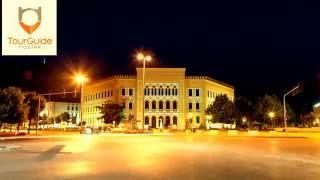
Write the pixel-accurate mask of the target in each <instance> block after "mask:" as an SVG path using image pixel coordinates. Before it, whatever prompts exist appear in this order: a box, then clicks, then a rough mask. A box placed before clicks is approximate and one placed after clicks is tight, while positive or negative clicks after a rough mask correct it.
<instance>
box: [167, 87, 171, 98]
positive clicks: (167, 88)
mask: <svg viewBox="0 0 320 180" xmlns="http://www.w3.org/2000/svg"><path fill="white" fill-rule="evenodd" d="M167 89H168V96H170V92H171V91H170V89H169V86H168V87H167Z"/></svg>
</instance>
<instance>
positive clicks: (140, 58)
mask: <svg viewBox="0 0 320 180" xmlns="http://www.w3.org/2000/svg"><path fill="white" fill-rule="evenodd" d="M136 58H137V60H138V61H142V63H143V69H142V122H141V125H142V129H144V93H145V92H144V88H145V87H144V78H145V71H146V62H150V61H152V56H151V55H150V54H146V53H142V52H140V53H138V54H137V55H136Z"/></svg>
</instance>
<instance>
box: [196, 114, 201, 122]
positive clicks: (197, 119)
mask: <svg viewBox="0 0 320 180" xmlns="http://www.w3.org/2000/svg"><path fill="white" fill-rule="evenodd" d="M196 122H197V124H199V123H200V116H197V117H196Z"/></svg>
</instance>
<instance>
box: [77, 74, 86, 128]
mask: <svg viewBox="0 0 320 180" xmlns="http://www.w3.org/2000/svg"><path fill="white" fill-rule="evenodd" d="M74 78H75V81H76V82H77V83H78V84H81V91H80V93H81V95H80V129H81V128H82V101H83V84H84V83H85V82H87V81H88V78H87V77H86V76H84V75H83V74H76V75H75V77H74Z"/></svg>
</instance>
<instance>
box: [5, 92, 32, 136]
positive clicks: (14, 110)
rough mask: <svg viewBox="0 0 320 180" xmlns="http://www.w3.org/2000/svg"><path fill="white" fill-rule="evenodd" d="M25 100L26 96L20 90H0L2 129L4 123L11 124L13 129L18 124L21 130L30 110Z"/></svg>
mask: <svg viewBox="0 0 320 180" xmlns="http://www.w3.org/2000/svg"><path fill="white" fill-rule="evenodd" d="M23 100H24V95H23V93H22V92H21V89H20V88H16V87H8V88H6V89H2V90H0V121H1V122H0V127H2V124H3V123H9V124H11V127H12V125H13V124H18V130H19V128H20V124H21V123H22V122H23V121H24V120H25V119H26V116H27V110H28V107H27V106H26V105H25V104H24V103H23ZM10 130H11V128H10Z"/></svg>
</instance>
